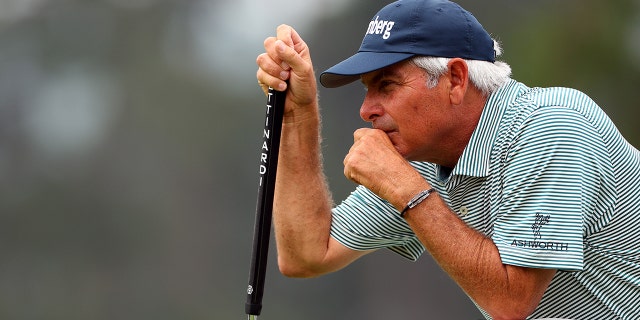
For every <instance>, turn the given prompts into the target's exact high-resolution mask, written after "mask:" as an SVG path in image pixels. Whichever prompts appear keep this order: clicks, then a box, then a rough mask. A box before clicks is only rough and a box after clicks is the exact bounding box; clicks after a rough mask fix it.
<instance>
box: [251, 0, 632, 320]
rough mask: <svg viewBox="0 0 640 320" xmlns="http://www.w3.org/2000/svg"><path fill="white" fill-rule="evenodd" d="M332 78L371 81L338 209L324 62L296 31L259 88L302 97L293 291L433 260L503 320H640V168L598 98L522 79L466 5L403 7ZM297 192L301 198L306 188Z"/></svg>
mask: <svg viewBox="0 0 640 320" xmlns="http://www.w3.org/2000/svg"><path fill="white" fill-rule="evenodd" d="M363 27H365V29H366V34H365V37H364V40H363V42H362V45H361V47H360V50H359V51H358V53H356V54H355V55H353V56H352V57H350V58H348V59H346V60H344V61H343V62H341V63H339V64H337V65H335V66H334V67H332V68H330V69H329V70H327V71H325V72H324V73H322V74H321V76H320V82H321V83H322V84H323V85H324V86H326V87H336V86H341V85H345V84H347V83H351V82H353V81H355V80H358V79H359V80H361V81H362V83H363V84H364V86H365V87H366V89H367V93H366V96H365V99H364V101H363V103H362V106H361V108H360V116H361V117H362V119H363V120H365V121H367V122H370V123H371V125H372V128H367V129H359V130H357V131H356V132H355V133H354V143H353V146H352V147H351V149H350V151H349V153H348V155H347V156H346V157H345V160H344V174H345V176H346V177H347V178H349V179H351V180H352V181H354V182H356V183H358V184H359V185H360V186H359V187H358V188H357V189H356V190H355V191H354V192H353V193H352V194H351V195H350V196H349V197H348V198H347V199H346V200H344V201H343V202H342V203H341V204H340V205H338V206H336V207H334V208H332V207H333V200H332V198H331V195H330V192H329V189H328V187H327V184H326V182H325V177H324V174H323V168H322V156H321V154H320V114H319V111H318V100H317V97H316V95H317V87H316V80H315V75H314V71H313V66H312V62H311V58H310V53H309V48H308V47H307V45H306V44H305V42H304V41H303V40H302V38H301V37H300V36H299V34H298V33H296V31H295V30H294V29H292V28H291V27H289V26H286V25H281V26H279V27H278V29H277V36H276V37H270V38H267V39H266V40H265V49H266V52H265V53H263V54H261V55H260V56H258V58H257V64H258V66H259V69H258V72H257V78H258V82H259V84H260V85H261V87H262V89H263V90H265V91H266V90H267V88H268V87H269V86H271V87H273V88H276V89H277V90H281V91H282V90H287V99H286V105H285V114H284V121H283V127H282V140H281V149H280V156H279V169H278V177H277V182H276V183H277V184H276V195H275V204H274V217H273V221H274V228H275V236H276V243H277V248H278V263H279V267H280V270H281V272H282V273H283V274H285V275H287V276H292V277H313V276H318V275H322V274H326V273H329V272H333V271H336V270H339V269H341V268H343V267H345V266H346V265H348V264H350V263H351V262H353V261H354V260H356V259H358V258H360V257H362V256H364V255H365V254H368V253H370V252H372V251H374V250H376V249H379V248H389V249H391V250H393V251H395V252H397V253H399V254H400V255H402V256H403V257H406V258H408V259H412V260H415V259H417V258H418V257H419V256H420V254H421V253H422V252H423V251H424V250H425V249H426V250H428V251H429V253H430V254H431V256H432V257H433V258H434V259H435V260H436V261H437V262H438V264H439V265H440V266H441V267H442V269H443V270H444V271H446V272H447V273H448V274H449V275H450V276H451V278H452V279H453V280H454V281H456V283H457V284H458V285H459V286H460V287H461V288H462V289H463V290H464V291H465V292H466V294H467V295H468V296H469V297H470V298H471V299H472V300H473V301H474V303H475V304H476V305H477V306H478V308H479V309H480V311H481V312H482V313H483V314H484V315H485V316H486V317H487V318H488V319H524V318H532V319H533V318H536V319H538V318H550V317H554V318H571V319H618V318H620V319H637V318H640V289H639V288H640V241H638V239H640V209H638V207H639V206H640V152H638V150H637V149H635V148H634V147H632V146H631V145H630V144H629V143H628V142H627V141H626V140H625V139H624V138H623V137H622V136H621V135H620V133H619V132H618V131H617V129H616V128H615V126H614V125H613V123H612V122H611V121H610V120H609V118H608V117H607V116H606V115H605V114H604V113H603V111H602V110H601V109H600V108H599V107H598V106H597V105H596V104H595V103H594V102H593V101H592V100H591V99H589V98H588V97H587V96H586V95H584V94H583V93H581V92H579V91H576V90H573V89H567V88H529V87H527V86H525V85H524V84H522V83H519V82H517V81H515V80H512V79H510V67H509V66H508V65H507V64H506V63H504V62H500V61H496V60H495V59H496V56H497V55H499V54H500V48H499V46H498V45H497V43H496V42H495V41H494V40H493V39H491V37H490V36H489V34H488V33H487V32H486V31H485V30H484V29H483V27H482V26H481V25H480V24H479V23H478V21H477V20H476V19H475V18H474V17H473V16H472V15H471V14H470V13H469V12H467V11H465V10H464V9H462V8H460V7H459V6H458V5H457V4H455V3H452V2H448V1H440V0H424V1H418V0H400V1H397V2H394V3H392V4H390V5H388V6H386V7H384V8H383V9H381V10H380V11H379V12H378V13H377V14H376V15H375V16H374V17H373V18H372V20H371V22H369V24H368V26H367V25H365V26H363ZM292 186H295V188H293V187H292Z"/></svg>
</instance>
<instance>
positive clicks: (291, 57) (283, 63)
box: [274, 40, 311, 74]
mask: <svg viewBox="0 0 640 320" xmlns="http://www.w3.org/2000/svg"><path fill="white" fill-rule="evenodd" d="M274 47H275V53H276V55H277V56H276V59H274V61H278V62H279V66H280V67H281V68H282V70H283V71H290V70H295V71H296V73H299V74H308V73H309V72H310V71H311V70H309V68H310V65H311V64H310V63H309V61H307V60H305V59H304V58H303V57H302V56H301V55H300V54H299V53H298V52H297V51H296V50H295V49H294V48H292V47H289V46H288V45H287V44H286V43H285V42H284V41H282V40H276V42H275V43H274Z"/></svg>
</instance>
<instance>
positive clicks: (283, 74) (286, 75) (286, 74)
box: [280, 71, 289, 80]
mask: <svg viewBox="0 0 640 320" xmlns="http://www.w3.org/2000/svg"><path fill="white" fill-rule="evenodd" d="M280 79H282V80H287V79H289V71H281V72H280Z"/></svg>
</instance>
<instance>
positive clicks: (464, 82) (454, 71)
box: [448, 58, 469, 105]
mask: <svg viewBox="0 0 640 320" xmlns="http://www.w3.org/2000/svg"><path fill="white" fill-rule="evenodd" d="M448 67H449V80H450V81H451V87H450V89H449V99H451V104H453V105H460V104H462V101H463V100H464V96H465V94H466V93H467V88H468V87H469V67H468V66H467V62H466V61H464V60H462V59H460V58H453V59H451V60H450V61H449V64H448Z"/></svg>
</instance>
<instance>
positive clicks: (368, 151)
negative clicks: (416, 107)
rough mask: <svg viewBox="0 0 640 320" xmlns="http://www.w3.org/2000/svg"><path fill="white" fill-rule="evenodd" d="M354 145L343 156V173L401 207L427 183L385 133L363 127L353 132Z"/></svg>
mask: <svg viewBox="0 0 640 320" xmlns="http://www.w3.org/2000/svg"><path fill="white" fill-rule="evenodd" d="M353 137H354V142H353V146H352V147H351V149H350V150H349V153H348V154H347V156H346V157H345V159H344V175H345V176H346V177H347V178H348V179H349V180H351V181H353V182H355V183H358V184H361V185H363V186H365V187H367V188H368V189H369V190H371V191H372V192H373V193H375V194H377V195H378V196H379V197H381V198H383V199H385V200H387V201H389V202H390V203H392V204H393V205H394V206H395V207H396V209H398V210H401V209H402V208H404V206H405V205H406V203H407V201H408V200H409V199H410V198H411V197H413V195H415V194H417V193H418V192H420V191H422V190H424V189H427V188H429V184H428V183H427V182H426V181H425V180H424V178H422V176H421V175H420V174H419V173H418V172H417V171H416V170H415V169H414V168H413V167H412V166H411V164H410V163H409V162H408V161H407V160H406V159H404V158H403V157H402V155H401V154H400V153H398V151H397V150H396V148H395V147H394V146H393V144H392V143H391V140H390V139H389V137H388V136H387V134H386V133H385V132H384V131H382V130H378V129H369V128H362V129H358V130H356V131H355V132H354V134H353Z"/></svg>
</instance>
